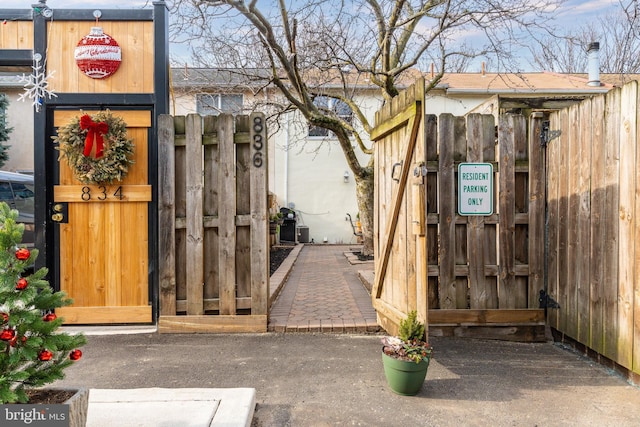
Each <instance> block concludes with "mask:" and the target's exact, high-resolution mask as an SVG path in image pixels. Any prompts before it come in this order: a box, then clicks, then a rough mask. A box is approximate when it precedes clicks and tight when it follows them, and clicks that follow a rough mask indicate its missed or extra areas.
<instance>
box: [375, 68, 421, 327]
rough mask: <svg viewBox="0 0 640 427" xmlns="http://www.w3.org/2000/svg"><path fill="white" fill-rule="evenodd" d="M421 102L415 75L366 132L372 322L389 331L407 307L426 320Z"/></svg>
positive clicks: (419, 84)
mask: <svg viewBox="0 0 640 427" xmlns="http://www.w3.org/2000/svg"><path fill="white" fill-rule="evenodd" d="M423 105H424V80H419V81H418V82H417V83H416V84H414V85H412V86H411V87H410V88H409V89H407V90H406V92H404V93H403V94H402V95H399V96H398V97H396V98H394V99H393V100H392V102H390V103H388V104H387V105H386V106H385V107H384V108H383V109H382V110H381V111H379V112H377V113H376V121H375V123H376V126H375V128H374V130H373V131H372V133H371V140H372V141H374V142H375V144H374V148H375V153H374V155H375V162H376V165H377V170H376V175H375V192H374V231H373V239H374V258H375V260H376V268H375V283H374V285H373V288H372V292H371V296H372V298H373V306H374V308H375V309H376V311H377V313H378V323H379V324H380V325H381V326H382V327H383V328H384V329H385V330H387V331H388V332H389V333H392V334H396V333H397V328H398V325H399V323H400V321H401V320H402V319H403V318H404V317H405V316H406V314H407V313H408V312H409V311H412V310H416V311H417V312H418V318H419V319H420V320H421V321H423V322H425V323H427V301H426V296H427V288H426V286H427V283H426V280H424V279H426V257H425V248H426V246H425V233H424V231H425V224H424V219H425V215H424V212H425V210H424V185H423V182H424V181H423V179H422V170H423V167H424V166H425V164H424V161H423V159H424V156H425V144H424V141H425V139H424V130H423V129H424V125H423V120H422V108H423ZM410 171H416V173H411V174H410V173H409V172H410ZM410 177H411V179H410Z"/></svg>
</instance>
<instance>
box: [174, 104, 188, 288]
mask: <svg viewBox="0 0 640 427" xmlns="http://www.w3.org/2000/svg"><path fill="white" fill-rule="evenodd" d="M186 119H187V118H186V117H185V116H178V117H174V124H175V127H176V131H175V135H176V136H175V138H176V152H175V160H176V178H175V189H176V190H175V192H176V203H175V204H176V208H175V210H176V221H177V220H178V219H180V220H181V227H177V225H176V248H175V257H176V298H177V299H178V300H186V299H187V261H186V259H187V227H186V218H187V183H186V175H185V174H186V170H187V160H186V158H187V157H186V150H187V144H186V132H187V130H186V129H187V125H186Z"/></svg>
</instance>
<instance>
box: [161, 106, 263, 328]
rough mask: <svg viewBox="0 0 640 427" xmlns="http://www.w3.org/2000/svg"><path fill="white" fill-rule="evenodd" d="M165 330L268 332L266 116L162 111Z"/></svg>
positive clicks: (162, 310)
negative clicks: (167, 112) (182, 113)
mask: <svg viewBox="0 0 640 427" xmlns="http://www.w3.org/2000/svg"><path fill="white" fill-rule="evenodd" d="M158 144H159V159H160V161H159V187H160V190H159V228H160V233H159V237H160V242H159V260H160V263H159V266H160V271H159V280H160V303H159V304H160V307H159V308H160V317H159V322H158V328H159V331H160V332H266V330H267V316H268V309H269V307H268V296H269V248H268V214H267V191H268V190H267V139H266V125H265V119H264V116H263V115H262V114H252V115H251V116H238V117H236V118H234V117H233V116H231V115H227V114H222V115H220V116H206V117H201V116H200V115H198V114H190V115H188V116H186V117H184V116H179V117H172V116H169V115H162V116H160V117H159V140H158Z"/></svg>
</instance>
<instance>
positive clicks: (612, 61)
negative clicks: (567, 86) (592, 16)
mask: <svg viewBox="0 0 640 427" xmlns="http://www.w3.org/2000/svg"><path fill="white" fill-rule="evenodd" d="M639 13H640V11H639V10H638V5H637V1H631V2H629V3H628V4H626V5H625V4H623V3H622V2H621V3H620V8H619V9H618V10H617V11H615V12H613V13H610V14H607V15H605V16H603V17H600V18H599V19H598V20H597V22H596V23H591V24H587V25H584V26H582V27H579V28H578V29H576V30H574V31H571V32H566V33H565V34H563V35H561V36H555V37H554V36H549V37H546V38H544V39H542V40H540V42H539V43H538V44H537V45H536V46H535V47H534V48H533V49H532V54H533V62H532V65H533V66H535V67H538V68H540V69H543V70H548V71H556V72H561V73H585V72H586V71H587V62H588V57H587V49H588V46H589V44H590V43H591V42H595V41H597V42H600V71H601V72H603V73H611V74H620V75H623V76H624V75H625V74H631V73H638V72H640V30H639V29H638V24H639V20H640V15H639Z"/></svg>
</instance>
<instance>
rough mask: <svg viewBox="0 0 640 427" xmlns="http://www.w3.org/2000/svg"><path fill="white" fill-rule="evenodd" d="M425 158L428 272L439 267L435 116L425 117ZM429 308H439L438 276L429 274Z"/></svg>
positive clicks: (436, 126)
mask: <svg viewBox="0 0 640 427" xmlns="http://www.w3.org/2000/svg"><path fill="white" fill-rule="evenodd" d="M424 133H425V152H426V155H425V158H426V161H427V165H426V166H427V177H426V191H427V194H426V202H425V203H426V215H427V218H426V221H427V235H426V240H427V242H426V244H427V249H426V251H427V272H428V271H429V268H430V267H431V266H434V267H435V268H436V269H437V267H438V221H437V220H431V219H430V218H431V217H432V216H437V213H438V172H437V168H436V167H435V166H433V164H434V162H437V160H438V118H437V117H436V116H435V115H427V116H425V124H424ZM427 277H428V281H429V284H428V288H429V289H428V292H429V295H428V300H429V308H430V309H432V308H437V307H438V306H439V291H438V275H437V273H436V275H431V274H428V276H427Z"/></svg>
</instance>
